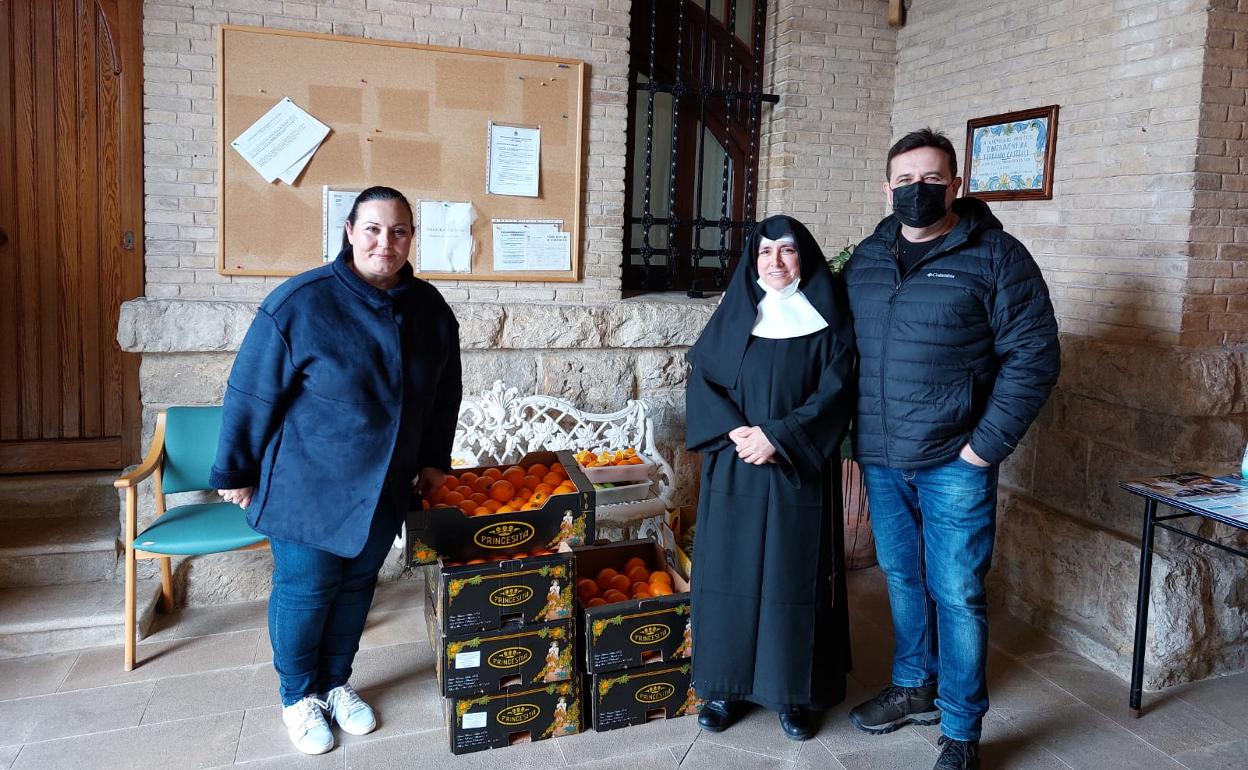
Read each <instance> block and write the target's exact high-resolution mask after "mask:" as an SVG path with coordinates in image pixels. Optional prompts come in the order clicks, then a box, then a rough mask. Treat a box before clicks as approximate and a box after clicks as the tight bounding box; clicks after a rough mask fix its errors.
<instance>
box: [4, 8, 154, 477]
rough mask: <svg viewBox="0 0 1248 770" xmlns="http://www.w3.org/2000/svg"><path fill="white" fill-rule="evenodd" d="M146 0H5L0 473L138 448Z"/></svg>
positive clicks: (120, 458) (81, 462)
mask: <svg viewBox="0 0 1248 770" xmlns="http://www.w3.org/2000/svg"><path fill="white" fill-rule="evenodd" d="M140 14H141V0H7V1H4V2H0V42H2V43H3V51H0V233H2V235H3V237H0V275H2V276H3V277H4V279H3V281H2V283H3V288H0V472H8V473H14V472H23V473H29V472H37V471H51V470H71V469H73V470H80V469H89V468H116V467H120V466H122V465H124V464H126V463H128V462H132V461H133V460H134V459H136V452H137V432H138V423H139V394H138V359H137V356H134V355H130V354H125V353H122V352H121V350H120V349H119V348H118V347H117V343H116V329H117V317H118V313H119V310H120V305H121V303H122V302H123V301H125V300H126V299H130V298H133V297H136V296H138V295H140V294H141V293H142V280H143V276H142V270H143V267H142V252H141V250H140V249H138V248H137V247H133V248H131V249H126V248H123V246H122V239H123V234H124V233H126V232H127V231H129V232H132V233H141V232H142V192H143V191H142V135H141V131H142V101H141V100H142V51H141V34H142V21H141V15H140Z"/></svg>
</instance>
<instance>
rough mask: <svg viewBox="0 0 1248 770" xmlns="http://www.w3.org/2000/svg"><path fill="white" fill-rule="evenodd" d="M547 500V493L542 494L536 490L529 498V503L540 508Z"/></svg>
mask: <svg viewBox="0 0 1248 770" xmlns="http://www.w3.org/2000/svg"><path fill="white" fill-rule="evenodd" d="M549 499H550V493H549V492H542V491H541V490H538V491H536V492H534V493H533V495H532V497H530V498H529V502H530V503H537V506H538V507H539V508H540V507H541V506H543V505H545V504H546V501H547V500H549Z"/></svg>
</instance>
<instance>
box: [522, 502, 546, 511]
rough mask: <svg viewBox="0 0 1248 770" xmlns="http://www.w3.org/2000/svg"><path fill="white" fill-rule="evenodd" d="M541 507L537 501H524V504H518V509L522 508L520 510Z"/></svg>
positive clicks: (532, 509) (533, 509) (534, 509)
mask: <svg viewBox="0 0 1248 770" xmlns="http://www.w3.org/2000/svg"><path fill="white" fill-rule="evenodd" d="M541 507H542V506H540V505H538V504H537V503H525V504H524V505H522V506H520V510H522V511H536V510H538V509H540V508H541Z"/></svg>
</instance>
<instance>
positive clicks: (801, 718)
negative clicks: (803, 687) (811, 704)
mask: <svg viewBox="0 0 1248 770" xmlns="http://www.w3.org/2000/svg"><path fill="white" fill-rule="evenodd" d="M780 729H781V730H784V735H785V737H786V738H788V739H789V740H792V741H808V740H810V739H811V738H814V737H815V733H816V732H818V720H817V719H815V713H814V712H813V711H811V710H809V709H804V708H801V707H799V706H794V707H792V708H790V709H789V710H787V711H781V712H780Z"/></svg>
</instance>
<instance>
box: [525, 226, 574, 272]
mask: <svg viewBox="0 0 1248 770" xmlns="http://www.w3.org/2000/svg"><path fill="white" fill-rule="evenodd" d="M524 265H525V269H527V270H570V269H572V233H532V234H530V235H529V240H528V243H526V244H524Z"/></svg>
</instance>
